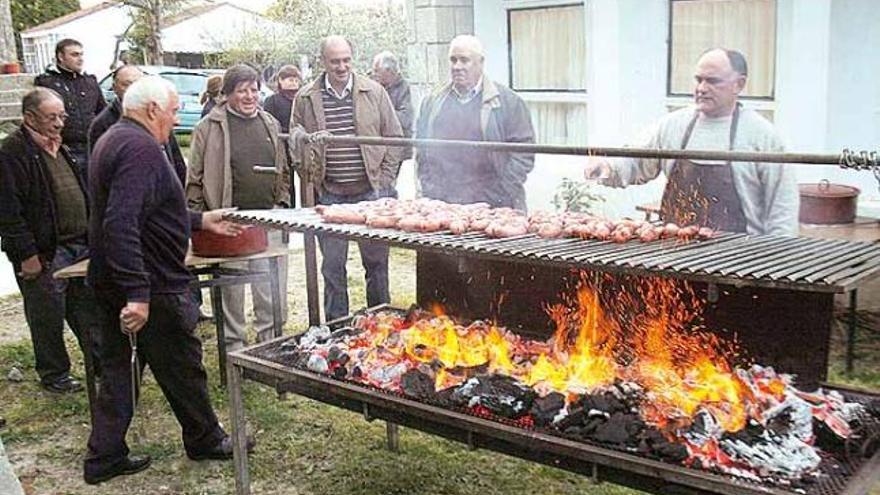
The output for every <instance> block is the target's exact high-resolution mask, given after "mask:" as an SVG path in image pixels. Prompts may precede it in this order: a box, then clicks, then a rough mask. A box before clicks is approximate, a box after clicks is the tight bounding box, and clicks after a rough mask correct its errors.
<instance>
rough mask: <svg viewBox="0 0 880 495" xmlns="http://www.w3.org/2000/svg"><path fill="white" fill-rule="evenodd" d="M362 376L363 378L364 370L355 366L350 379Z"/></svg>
mask: <svg viewBox="0 0 880 495" xmlns="http://www.w3.org/2000/svg"><path fill="white" fill-rule="evenodd" d="M362 376H364V370H362V369H361V367H360V366H355V367H354V368H352V369H351V377H352V378H355V379H357V378H360V377H362Z"/></svg>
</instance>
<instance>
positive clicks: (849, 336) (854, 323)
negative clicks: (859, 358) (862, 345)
mask: <svg viewBox="0 0 880 495" xmlns="http://www.w3.org/2000/svg"><path fill="white" fill-rule="evenodd" d="M858 305H859V291H858V290H857V289H853V290H851V291H850V293H849V324H848V325H847V328H846V373H847V374H850V373H852V372H853V368H854V367H855V365H854V361H855V347H856V332H857V331H858Z"/></svg>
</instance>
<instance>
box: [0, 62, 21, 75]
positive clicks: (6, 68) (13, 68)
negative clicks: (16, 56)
mask: <svg viewBox="0 0 880 495" xmlns="http://www.w3.org/2000/svg"><path fill="white" fill-rule="evenodd" d="M2 69H3V73H4V74H18V73H19V72H21V66H20V65H18V62H9V63H5V64H3V67H2Z"/></svg>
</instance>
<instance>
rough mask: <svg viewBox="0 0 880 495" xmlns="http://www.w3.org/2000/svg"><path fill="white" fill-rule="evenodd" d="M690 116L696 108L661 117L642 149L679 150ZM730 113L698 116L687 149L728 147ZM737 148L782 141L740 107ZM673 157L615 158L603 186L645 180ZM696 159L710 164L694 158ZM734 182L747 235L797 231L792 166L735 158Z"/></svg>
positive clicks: (774, 147) (777, 145) (776, 145)
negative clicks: (662, 158)
mask: <svg viewBox="0 0 880 495" xmlns="http://www.w3.org/2000/svg"><path fill="white" fill-rule="evenodd" d="M693 116H694V108H693V107H688V108H682V109H680V110H677V111H675V112H672V113H670V114H668V115H666V116H665V117H663V118H662V119H660V121H659V123H658V124H657V126H656V128H655V129H654V130H653V131H652V132H651V133H650V135H649V136H648V138H647V140H645V141H643V142H641V143H639V144H640V147H643V148H655V149H676V150H677V149H679V148H680V147H681V140H682V138H683V137H684V133H685V130H686V129H687V126H688V124H689V123H690V121H691V119H692V118H693ZM730 123H731V117H724V118H717V119H711V118H705V117H702V116H701V117H700V118H699V119H698V120H697V123H696V125H695V126H694V130H693V133H692V134H691V138H690V141H689V142H688V145H687V149H690V150H727V149H728V143H729V139H730ZM733 149H734V150H735V151H766V152H782V151H784V150H785V148H784V145H783V143H782V140H781V139H780V137H779V135H778V134H777V133H776V131H775V129H774V128H773V124H771V123H770V122H769V121H767V120H766V119H765V118H764V117H761V116H760V115H759V114H758V113H757V112H755V111H754V110H751V109H742V110H741V111H740V117H739V126H738V128H737V133H736V141H735V142H734V144H733ZM672 163H673V160H660V159H650V158H626V159H619V160H615V161H614V162H613V163H612V164H611V165H612V170H613V172H612V174H611V177H610V178H608V179H605V180H603V181H602V183H603V184H604V185H606V186H611V187H626V186H628V185H632V184H644V183H645V182H648V181H650V180H652V179H654V178H656V177H657V176H658V175H659V174H660V171H661V170H662V171H663V172H664V173H665V174H667V176H668V174H669V172H670V170H671V167H672ZM694 163H697V164H699V163H712V162H707V161H703V162H700V161H696V160H695V161H694ZM731 166H732V167H733V181H734V187H736V192H737V194H738V195H739V197H740V200H741V201H742V209H743V213H744V214H745V217H746V231H747V232H748V233H749V234H782V235H797V231H798V191H797V185H796V181H795V177H796V174H795V171H794V169H793V168H792V167H791V165H784V164H783V165H780V164H776V163H763V162H733V163H732V164H731Z"/></svg>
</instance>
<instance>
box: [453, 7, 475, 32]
mask: <svg viewBox="0 0 880 495" xmlns="http://www.w3.org/2000/svg"><path fill="white" fill-rule="evenodd" d="M454 15H455V34H456V36H457V35H459V34H474V9H473V7H469V8H464V7H459V8H457V9H455V14H454Z"/></svg>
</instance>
